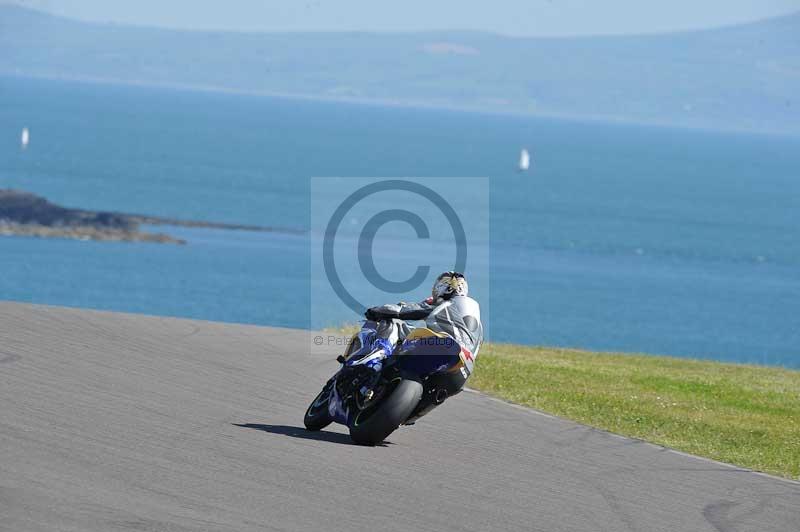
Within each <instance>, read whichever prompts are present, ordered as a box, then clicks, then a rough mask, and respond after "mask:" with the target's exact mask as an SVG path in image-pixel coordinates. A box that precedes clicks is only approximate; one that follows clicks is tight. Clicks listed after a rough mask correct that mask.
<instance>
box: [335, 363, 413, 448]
mask: <svg viewBox="0 0 800 532" xmlns="http://www.w3.org/2000/svg"><path fill="white" fill-rule="evenodd" d="M398 380H399V382H398V383H397V385H396V386H395V388H394V390H392V392H391V395H389V397H387V398H386V399H385V400H383V401H381V402H380V404H378V405H376V406H375V407H373V408H369V409H367V410H362V411H360V412H358V414H356V416H355V417H354V418H353V420H352V421H351V422H350V424H349V429H350V438H351V439H352V440H353V441H354V442H356V443H358V444H361V445H375V444H378V443H380V442H382V441H383V440H384V439H386V437H387V436H389V434H391V433H392V432H394V431H395V429H397V427H399V426H400V424H401V423H403V422H404V421H405V420H406V419H408V416H410V415H411V412H413V411H414V408H416V406H417V404H418V403H419V401H420V399H421V398H422V384H420V383H419V382H417V381H413V380H406V379H400V378H399V377H398Z"/></svg>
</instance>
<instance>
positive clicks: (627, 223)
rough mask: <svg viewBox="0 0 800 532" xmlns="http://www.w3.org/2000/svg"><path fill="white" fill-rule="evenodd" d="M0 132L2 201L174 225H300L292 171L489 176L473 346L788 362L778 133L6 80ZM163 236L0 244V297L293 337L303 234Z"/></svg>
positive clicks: (797, 179) (796, 308)
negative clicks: (22, 195)
mask: <svg viewBox="0 0 800 532" xmlns="http://www.w3.org/2000/svg"><path fill="white" fill-rule="evenodd" d="M0 125H2V128H0V129H1V131H0V187H13V188H21V189H26V190H30V191H33V192H36V193H39V194H42V195H44V196H46V197H48V198H49V199H51V200H52V201H55V202H57V203H60V204H64V205H69V206H78V207H83V208H93V209H103V210H119V211H126V212H141V213H148V214H155V215H164V216H170V217H182V218H188V219H206V220H215V221H228V222H236V223H252V224H260V225H270V226H277V227H285V228H293V229H308V227H309V194H310V190H309V178H310V177H311V176H331V175H335V176H375V175H380V176H383V177H402V176H487V177H489V179H490V183H491V203H490V207H491V209H490V228H491V229H490V231H491V232H490V237H491V238H490V247H489V250H490V253H489V255H490V261H491V262H490V264H491V265H490V272H491V275H490V283H489V284H490V289H489V290H484V292H486V293H484V294H482V295H483V296H487V293H488V297H486V299H488V300H489V301H490V303H491V304H490V305H487V308H489V309H491V310H490V312H489V316H488V321H489V331H490V335H491V338H492V339H493V340H497V341H509V342H520V343H528V344H543V345H559V346H570V347H584V348H590V349H609V350H620V351H638V352H647V353H661V354H671V355H677V356H688V357H702V358H713V359H718V360H727V361H741V362H754V363H761V364H775V365H785V366H791V367H800V214H798V213H799V212H800V209H798V207H799V206H800V140H798V139H793V138H781V137H769V136H752V135H744V134H721V133H709V132H696V131H687V130H678V129H666V128H649V127H640V126H620V125H605V124H596V123H595V124H585V123H577V122H566V121H555V120H543V119H532V118H515V117H508V116H490V115H480V114H470V113H457V112H449V111H433V110H421V109H398V108H383V107H373V106H357V105H345V104H332V103H318V102H306V101H291V100H281V99H272V98H261V97H249V96H241V95H230V94H219V93H216V94H215V93H201V92H187V91H173V90H163V89H146V88H139V87H123V86H108V85H95V84H82V83H67V82H53V81H34V80H24V79H15V78H0ZM23 126H26V127H29V128H30V130H31V145H30V146H29V148H28V149H27V150H25V151H22V150H20V148H19V132H20V130H21V129H22V127H23ZM521 146H529V147H532V148H533V151H534V172H532V173H530V174H528V175H522V176H521V175H519V174H518V173H517V172H515V168H514V163H515V161H516V159H517V157H518V151H519V148H520V147H521ZM162 229H163V228H162ZM169 232H170V233H172V234H175V235H177V236H182V237H184V238H186V239H187V240H189V245H187V246H166V245H153V244H124V243H119V244H117V243H97V242H77V241H62V240H46V241H45V240H37V239H28V238H17V237H11V238H2V239H0V267H1V268H2V275H0V299H9V300H18V301H30V302H37V303H49V304H58V305H70V306H81V307H92V308H100V309H111V310H120V311H133V312H144V313H149V314H159V315H174V316H186V317H193V318H203V319H211V320H222V321H233V322H244V323H258V324H268V325H282V326H292V327H308V326H309V324H310V312H309V306H310V304H311V298H310V295H309V294H310V291H311V287H310V281H309V275H310V271H309V270H310V265H309V263H310V256H309V241H308V237H307V236H305V235H303V234H290V233H245V232H235V233H233V232H228V231H216V230H197V229H180V228H176V229H170V230H169ZM403 245H407V244H403ZM376 303H377V302H376ZM340 318H341V321H342V322H345V321H353V320H354V319H355V318H356V316H354V315H350V314H347V313H343V314H342V315H341V316H340Z"/></svg>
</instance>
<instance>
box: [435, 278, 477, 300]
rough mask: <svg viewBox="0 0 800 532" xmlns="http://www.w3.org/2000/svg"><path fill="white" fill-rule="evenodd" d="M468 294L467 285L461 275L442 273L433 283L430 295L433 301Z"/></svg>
mask: <svg viewBox="0 0 800 532" xmlns="http://www.w3.org/2000/svg"><path fill="white" fill-rule="evenodd" d="M468 293H469V285H467V279H466V277H464V274H463V273H458V272H444V273H443V274H441V275H440V276H439V277H437V278H436V281H435V282H434V283H433V290H431V295H432V296H433V299H434V301H436V300H438V299H440V298H441V299H450V298H451V297H453V296H465V295H467V294H468Z"/></svg>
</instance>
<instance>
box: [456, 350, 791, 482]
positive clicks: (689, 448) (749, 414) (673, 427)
mask: <svg viewBox="0 0 800 532" xmlns="http://www.w3.org/2000/svg"><path fill="white" fill-rule="evenodd" d="M469 386H470V387H471V388H474V389H477V390H480V391H483V392H486V393H488V394H491V395H494V396H496V397H500V398H502V399H505V400H507V401H511V402H513V403H517V404H521V405H526V406H530V407H532V408H536V409H537V410H541V411H544V412H549V413H551V414H555V415H558V416H561V417H565V418H568V419H572V420H575V421H578V422H580V423H584V424H586V425H591V426H593V427H598V428H601V429H605V430H608V431H610V432H614V433H616V434H622V435H625V436H631V437H634V438H639V439H642V440H646V441H649V442H653V443H657V444H660V445H664V446H667V447H671V448H673V449H679V450H681V451H685V452H687V453H691V454H695V455H698V456H705V457H707V458H713V459H714V460H719V461H722V462H728V463H731V464H736V465H738V466H743V467H747V468H750V469H755V470H758V471H764V472H767V473H772V474H776V475H780V476H783V477H787V478H792V479H796V480H798V479H800V372H798V371H792V370H787V369H782V368H771V367H762V366H746V365H739V364H723V363H718V362H706V361H698V360H687V359H681V358H671V357H658V356H649V355H628V354H616V353H593V352H587V351H577V350H567V349H555V348H544V347H526V346H518V345H507V344H486V345H484V346H483V348H482V349H481V352H480V356H479V357H478V361H477V365H476V370H475V373H474V375H473V376H472V378H471V379H470V381H469Z"/></svg>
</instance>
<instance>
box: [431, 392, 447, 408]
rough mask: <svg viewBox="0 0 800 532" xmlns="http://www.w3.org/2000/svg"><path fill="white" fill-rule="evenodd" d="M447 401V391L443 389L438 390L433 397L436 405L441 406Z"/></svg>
mask: <svg viewBox="0 0 800 532" xmlns="http://www.w3.org/2000/svg"><path fill="white" fill-rule="evenodd" d="M445 399H447V390H443V389H441V388H440V389H438V390H436V395H434V396H433V402H434V404H437V405H440V404H442V403H444V401H445Z"/></svg>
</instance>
